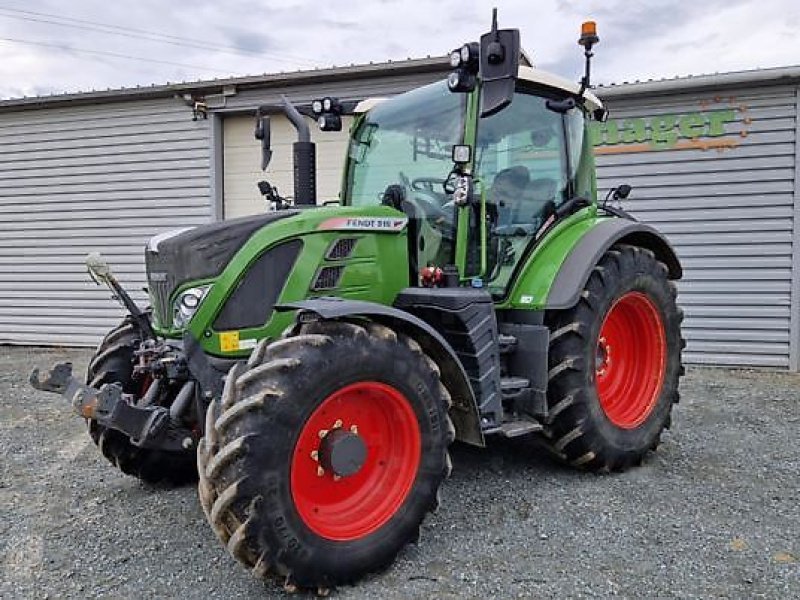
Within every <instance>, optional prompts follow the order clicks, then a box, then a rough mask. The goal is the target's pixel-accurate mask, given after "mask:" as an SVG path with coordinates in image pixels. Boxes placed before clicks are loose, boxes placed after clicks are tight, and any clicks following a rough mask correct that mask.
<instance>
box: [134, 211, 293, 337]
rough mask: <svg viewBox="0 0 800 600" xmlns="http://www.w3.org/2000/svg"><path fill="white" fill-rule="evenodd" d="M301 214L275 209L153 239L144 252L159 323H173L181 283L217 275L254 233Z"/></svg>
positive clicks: (148, 279)
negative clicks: (174, 299)
mask: <svg viewBox="0 0 800 600" xmlns="http://www.w3.org/2000/svg"><path fill="white" fill-rule="evenodd" d="M297 213H298V211H296V210H283V211H275V212H270V213H267V214H263V215H255V216H252V217H241V218H238V219H231V220H229V221H223V222H220V223H212V224H210V225H201V226H199V227H192V228H189V229H183V230H177V231H174V232H167V233H165V234H161V235H158V236H155V237H154V238H152V239H151V240H150V242H149V243H148V244H147V247H146V249H145V253H144V255H145V265H146V268H147V281H148V285H149V288H150V294H151V299H152V302H153V310H154V311H155V315H156V318H157V319H156V320H157V321H158V323H162V324H166V323H170V322H171V315H170V305H169V298H170V295H171V294H172V293H173V292H174V291H175V289H176V288H177V287H178V286H179V285H181V284H182V283H184V282H186V281H194V280H198V279H211V278H214V277H217V276H218V275H219V274H220V273H222V271H223V269H224V268H225V267H226V265H227V264H228V263H229V262H230V260H231V258H233V256H234V254H236V253H237V252H238V251H239V249H240V248H241V247H242V246H243V245H244V244H245V242H247V240H248V239H249V238H250V236H251V235H253V233H255V232H256V231H258V230H259V229H261V228H262V227H264V226H265V225H268V224H269V223H272V222H274V221H278V220H280V219H285V218H287V217H291V216H293V215H296V214H297Z"/></svg>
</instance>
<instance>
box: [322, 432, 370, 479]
mask: <svg viewBox="0 0 800 600" xmlns="http://www.w3.org/2000/svg"><path fill="white" fill-rule="evenodd" d="M366 460H367V445H366V444H365V443H364V440H363V439H362V438H361V436H359V435H358V433H353V432H352V431H347V430H344V429H334V430H332V431H330V432H328V433H327V434H325V437H324V438H322V442H321V443H320V445H319V464H320V466H321V467H322V468H323V469H324V470H325V471H332V472H333V474H334V475H335V476H339V477H347V476H349V475H355V474H356V473H358V472H359V471H360V470H361V467H363V466H364V463H365V462H366Z"/></svg>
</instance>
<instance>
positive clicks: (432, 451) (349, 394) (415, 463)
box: [198, 321, 455, 589]
mask: <svg viewBox="0 0 800 600" xmlns="http://www.w3.org/2000/svg"><path fill="white" fill-rule="evenodd" d="M449 402H450V398H449V395H448V393H447V391H446V390H445V388H444V386H443V385H442V384H441V382H440V381H439V371H438V368H437V367H436V365H435V363H433V362H432V361H431V360H430V359H429V358H428V357H427V356H426V355H425V354H424V353H423V351H422V350H421V348H420V347H419V345H418V344H416V342H414V341H413V340H412V339H410V338H408V337H406V336H403V335H401V334H399V333H395V332H394V331H392V330H391V329H388V328H386V327H383V326H381V325H377V324H374V323H366V322H362V323H359V324H355V323H344V322H324V321H323V322H319V323H312V324H307V325H305V326H303V328H302V330H301V331H300V333H299V335H296V336H292V337H288V338H285V339H282V340H280V341H278V342H275V343H273V344H271V345H265V344H264V343H262V345H261V346H259V347H258V348H256V349H255V350H254V351H253V354H252V356H251V358H250V360H249V361H248V364H247V365H246V366H244V365H242V366H237V367H234V369H233V370H232V371H231V372H230V373H229V375H228V378H227V380H226V385H225V391H224V393H223V395H222V397H221V398H220V399H218V400H215V401H214V402H213V403H212V405H211V407H210V408H209V410H208V414H207V418H206V434H205V435H206V436H205V438H203V440H202V441H201V444H200V448H199V453H198V467H199V469H198V470H199V473H200V489H199V492H200V499H201V502H202V504H203V507H204V510H205V511H206V515H207V517H208V519H209V521H210V523H211V525H212V527H213V528H214V531H215V532H216V533H217V535H218V537H219V538H220V539H221V540H222V542H223V543H225V544H226V546H227V548H228V550H229V552H230V553H231V554H232V555H233V556H234V557H235V558H236V559H237V560H239V561H240V562H241V563H243V564H244V565H245V566H246V567H248V568H249V569H251V570H252V571H253V572H254V574H256V575H257V576H260V577H265V576H269V575H272V576H280V577H283V578H284V580H285V581H286V582H287V583H288V585H289V586H300V587H303V588H311V589H315V588H316V589H319V588H322V589H326V588H329V587H332V586H335V585H337V584H341V583H350V582H353V581H355V580H356V579H358V578H360V577H361V576H363V575H365V574H367V573H370V572H373V571H377V570H380V569H382V568H384V567H386V566H387V565H389V564H390V563H391V562H392V561H393V560H394V558H395V556H396V555H397V553H398V552H399V551H400V550H401V549H402V548H403V547H404V546H405V545H406V544H407V543H408V542H410V541H414V540H416V539H417V537H418V535H419V527H420V524H421V522H422V520H423V518H424V517H425V515H426V513H427V512H428V511H430V510H433V509H434V508H435V507H436V505H437V492H438V488H439V485H440V483H441V482H442V480H443V478H444V477H445V476H446V475H447V474H448V473H449V469H450V466H449V465H450V462H449V457H448V454H447V446H448V444H449V443H450V442H451V441H452V440H453V437H454V433H455V432H454V429H453V426H452V423H451V422H450V419H449V417H448V413H447V410H448V406H449Z"/></svg>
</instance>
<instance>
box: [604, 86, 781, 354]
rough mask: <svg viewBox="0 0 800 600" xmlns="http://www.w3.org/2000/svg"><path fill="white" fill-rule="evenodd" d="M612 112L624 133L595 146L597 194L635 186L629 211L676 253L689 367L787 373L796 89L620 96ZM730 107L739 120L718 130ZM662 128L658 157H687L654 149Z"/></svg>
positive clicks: (613, 102)
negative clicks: (714, 116) (714, 121)
mask: <svg viewBox="0 0 800 600" xmlns="http://www.w3.org/2000/svg"><path fill="white" fill-rule="evenodd" d="M599 95H600V96H601V97H602V95H603V94H602V90H600V94H599ZM608 105H609V106H610V108H611V111H612V119H613V120H614V123H613V124H612V127H613V125H614V124H616V125H618V126H619V127H618V129H619V130H624V131H626V132H627V133H625V134H624V135H623V134H622V133H621V132H620V131H618V132H617V133H619V136H618V137H617V138H616V139H612V140H611V141H612V142H614V141H616V142H617V143H616V144H614V143H608V142H609V139H608V137H607V136H608V134H609V131H608V130H607V129H606V131H605V137H603V138H601V139H602V141H603V142H605V143H603V144H601V145H599V146H597V148H596V150H597V152H598V155H597V163H598V166H599V170H598V177H599V185H600V187H601V188H602V189H601V193H604V192H605V191H606V190H607V189H608V188H609V187H610V186H612V185H618V184H620V183H629V184H630V185H632V186H633V193H632V194H631V198H630V199H629V200H628V201H626V202H624V204H623V206H624V207H625V208H627V209H629V210H630V211H631V212H632V213H633V214H634V215H635V216H636V217H638V218H639V219H641V220H643V221H646V222H648V223H652V224H654V225H656V226H657V227H658V228H659V229H660V230H661V231H663V232H665V233H666V234H667V236H668V238H669V239H670V241H671V242H672V243H673V244H674V246H675V248H676V250H677V252H678V254H679V256H680V258H681V261H682V262H683V265H684V269H685V276H684V279H683V281H682V282H681V283H680V284H679V289H680V297H679V302H680V304H681V305H682V306H683V307H684V309H685V313H686V319H685V321H684V336H685V337H686V339H687V341H688V345H687V348H686V352H685V359H686V362H690V363H704V364H717V365H761V366H773V367H784V368H786V367H788V366H789V362H790V345H791V344H790V320H791V311H792V297H791V295H792V251H793V245H792V244H793V239H792V237H793V212H794V202H795V194H796V192H795V186H796V185H797V182H796V181H795V180H794V179H795V168H796V165H795V153H796V147H795V143H796V140H795V135H796V130H797V122H796V116H797V115H796V110H797V109H796V107H797V92H796V88H795V87H794V86H791V87H790V86H781V87H779V86H774V87H768V88H764V87H761V88H760V89H759V88H753V89H742V90H734V91H726V92H724V94H722V95H715V93H714V92H710V93H708V94H702V95H699V94H686V93H683V94H672V95H668V96H662V97H650V98H636V97H633V98H625V97H622V96H620V95H614V96H613V97H612V98H611V99H610V100H609V101H608ZM731 110H732V111H734V112H733V114H734V115H735V117H734V118H733V119H730V120H729V119H728V118H727V117H729V116H730V114H728V115H727V116H726V115H724V114H723V115H722V116H721V117H720V118H719V119H718V121H724V123H721V126H722V129H721V130H720V129H717V131H715V132H710V131H709V129H708V128H709V127H711V125H710V124H709V119H708V114H709V113H710V112H713V111H731ZM686 115H699V117H698V116H695V117H688V118H686ZM703 115H705V116H703ZM665 116H666V118H663V119H661V120H656V121H655V122H653V119H652V117H656V118H657V119H659V117H665ZM673 116H675V117H676V119H675V121H674V122H675V126H674V128H673V130H672V131H673V132H672V133H671V134H670V135H672V138H671V139H667V138H669V135H666V136H665V132H666V131H667V125H668V124H669V123H672V122H673V121H672V117H673ZM643 117H644V118H645V122H646V123H647V125H646V131H644V133H643V132H642V129H641V125H642V121H628V122H625V120H626V119H632V118H643ZM682 117H683V120H681V118H682ZM702 119H704V120H705V122H706V129H705V130H702V129H701V128H700V123H701V120H702ZM637 126H638V127H639V129H638V130H637V129H636V128H637ZM681 126H683V127H684V129H681ZM654 129H655V130H657V132H658V133H657V135H656V137H660V138H661V139H662V140H664V139H667V141H666V142H664V143H662V144H660V146H661V147H662V148H666V147H669V146H670V143H671V142H672V141H673V140H674V141H675V144H674V145H673V147H674V148H680V147H681V146H683V147H684V148H686V149H655V148H653V147H652V145H651V147H650V148H649V149H646V148H645V146H647V145H648V144H649V143H650V142H651V139H652V137H653V131H654ZM614 133H615V132H614V131H611V134H612V138H613V137H614V135H613V134H614ZM710 133H711V134H716V135H708V134H710ZM623 137H625V139H622V138H623ZM675 138H677V139H675ZM643 140H644V141H643ZM704 146H706V147H707V149H705V150H703V149H699V148H702V147H704ZM714 146H717V148H715V147H714ZM626 147H627V148H628V149H629V151H626ZM692 148H695V149H692ZM601 198H602V196H601ZM795 243H797V242H796V241H795Z"/></svg>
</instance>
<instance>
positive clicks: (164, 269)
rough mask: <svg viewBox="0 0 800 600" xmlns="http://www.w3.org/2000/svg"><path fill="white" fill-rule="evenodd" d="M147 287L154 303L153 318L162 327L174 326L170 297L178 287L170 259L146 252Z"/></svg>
mask: <svg viewBox="0 0 800 600" xmlns="http://www.w3.org/2000/svg"><path fill="white" fill-rule="evenodd" d="M144 257H145V266H146V268H147V287H148V290H149V291H150V300H151V301H152V303H153V316H154V317H155V321H156V323H157V324H158V325H159V326H160V327H165V328H169V327H171V326H172V309H171V307H170V304H169V297H170V295H171V294H172V292H173V290H174V289H175V287H176V286H177V283H178V282H177V281H176V280H175V279H176V278H175V273H174V270H173V268H172V265H171V264H170V263H171V262H172V261H171V260H169V258H167V257H164V256H162V255H159V254H158V253H155V252H145V253H144Z"/></svg>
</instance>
